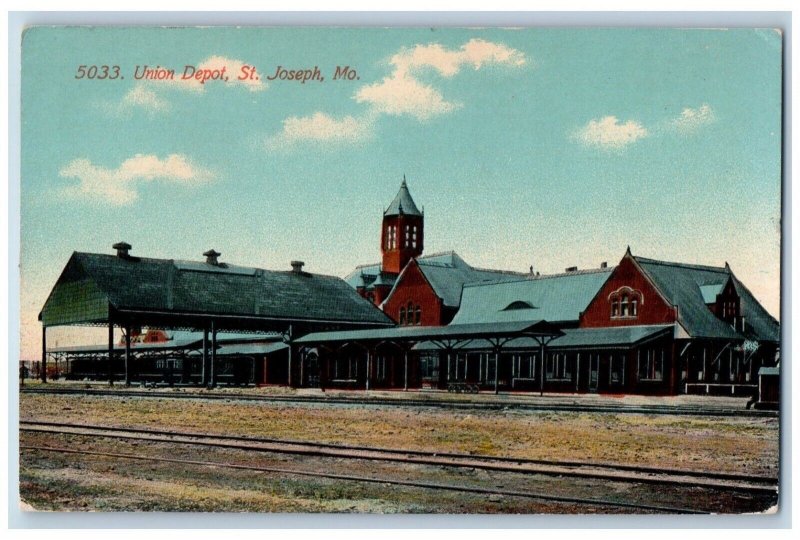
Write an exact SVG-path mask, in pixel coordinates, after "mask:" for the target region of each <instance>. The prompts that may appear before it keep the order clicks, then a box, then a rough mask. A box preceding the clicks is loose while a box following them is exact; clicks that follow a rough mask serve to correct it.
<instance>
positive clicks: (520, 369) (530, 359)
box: [516, 354, 536, 379]
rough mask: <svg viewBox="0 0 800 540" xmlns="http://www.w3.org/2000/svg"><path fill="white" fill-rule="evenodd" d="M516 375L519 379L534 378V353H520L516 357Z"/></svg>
mask: <svg viewBox="0 0 800 540" xmlns="http://www.w3.org/2000/svg"><path fill="white" fill-rule="evenodd" d="M516 361H517V377H518V378H520V379H535V378H536V355H535V354H520V355H519V356H517V357H516Z"/></svg>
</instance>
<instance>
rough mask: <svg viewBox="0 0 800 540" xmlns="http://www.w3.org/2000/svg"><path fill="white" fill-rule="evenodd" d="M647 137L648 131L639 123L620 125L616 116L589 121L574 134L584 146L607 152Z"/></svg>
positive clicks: (632, 122)
mask: <svg viewBox="0 0 800 540" xmlns="http://www.w3.org/2000/svg"><path fill="white" fill-rule="evenodd" d="M648 135H649V132H648V130H647V129H646V128H645V127H644V126H643V125H642V124H640V123H639V122H637V121H635V120H628V121H627V122H624V123H622V122H620V121H619V119H617V117H616V116H605V117H603V118H601V119H599V120H590V121H589V123H588V124H586V125H585V126H583V127H582V128H580V129H579V130H578V131H576V132H575V134H574V136H575V138H576V139H578V140H579V141H580V142H581V143H583V144H584V145H586V146H595V147H598V148H603V149H607V150H621V149H623V148H625V147H626V146H628V145H629V144H633V143H634V142H636V141H637V140H639V139H642V138H644V137H647V136H648Z"/></svg>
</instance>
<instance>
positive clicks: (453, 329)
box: [295, 321, 563, 348]
mask: <svg viewBox="0 0 800 540" xmlns="http://www.w3.org/2000/svg"><path fill="white" fill-rule="evenodd" d="M561 335H563V332H561V331H560V330H559V329H558V328H556V327H555V326H553V325H552V324H550V323H548V322H547V321H523V322H504V323H477V324H454V325H449V326H398V327H394V328H376V329H370V330H350V331H338V332H315V333H313V334H308V335H305V336H303V337H301V338H299V339H297V340H295V343H296V344H298V345H305V346H314V345H336V344H338V345H341V344H345V343H360V344H363V345H377V344H380V343H382V342H392V343H396V344H399V345H406V346H409V347H410V346H413V345H416V344H418V343H421V342H430V343H431V344H434V345H435V346H436V347H437V348H459V347H461V346H462V345H464V344H466V343H469V342H471V341H474V340H485V341H486V342H487V343H493V344H494V345H495V346H496V345H497V344H498V343H500V342H502V343H506V342H508V341H510V340H512V339H515V338H523V337H524V338H529V339H532V340H546V341H549V340H551V339H553V338H556V337H558V336H561Z"/></svg>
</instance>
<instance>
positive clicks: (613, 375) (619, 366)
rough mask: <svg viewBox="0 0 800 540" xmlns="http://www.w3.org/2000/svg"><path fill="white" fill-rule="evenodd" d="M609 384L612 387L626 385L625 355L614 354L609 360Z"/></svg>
mask: <svg viewBox="0 0 800 540" xmlns="http://www.w3.org/2000/svg"><path fill="white" fill-rule="evenodd" d="M608 383H609V384H612V385H623V384H625V355H624V354H612V355H611V358H610V360H609V373H608Z"/></svg>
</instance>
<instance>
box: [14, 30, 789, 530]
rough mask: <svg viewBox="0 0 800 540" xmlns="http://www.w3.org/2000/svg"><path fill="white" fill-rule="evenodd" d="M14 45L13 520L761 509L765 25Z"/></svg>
mask: <svg viewBox="0 0 800 540" xmlns="http://www.w3.org/2000/svg"><path fill="white" fill-rule="evenodd" d="M21 39H22V76H21V83H22V89H21V114H22V120H21V126H22V127H21V152H22V155H21V176H20V178H21V276H22V279H21V285H20V290H21V304H20V305H21V313H20V314H19V316H20V321H21V325H20V326H21V350H20V356H19V390H20V401H19V407H20V421H19V441H20V448H19V452H20V453H19V494H20V504H21V505H22V507H23V508H24V509H26V510H27V511H30V512H34V511H57V512H64V511H79V512H89V511H99V512H114V511H135V512H248V513H258V514H276V513H295V514H300V513H304V514H305V513H311V514H327V513H357V514H390V513H391V514H472V515H475V514H526V515H543V514H549V515H565V514H624V515H636V514H662V515H689V514H706V515H708V514H725V515H740V514H760V515H769V514H774V513H775V512H776V511H777V510H778V509H779V508H780V505H779V493H780V491H779V487H780V486H779V473H780V461H779V440H780V417H779V414H780V402H781V396H780V392H779V389H780V379H781V370H780V364H781V362H780V359H781V326H780V306H781V295H780V291H781V283H780V276H781V256H780V254H781V178H782V153H781V150H782V134H783V125H782V113H783V102H782V84H783V64H782V54H783V34H782V32H781V30H780V29H773V28H730V29H725V28H708V29H689V28H633V27H628V28H610V27H609V28H599V27H595V28H559V27H540V28H535V27H524V28H453V27H444V28H437V27H433V28H414V27H406V28H377V27H373V28H367V27H291V26H289V27H286V26H284V27H233V26H230V27H225V26H217V27H213V26H212V27H159V26H141V27H133V26H131V27H114V26H58V27H55V26H32V27H29V28H27V29H26V30H25V32H24V34H23V36H22V37H21Z"/></svg>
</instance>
